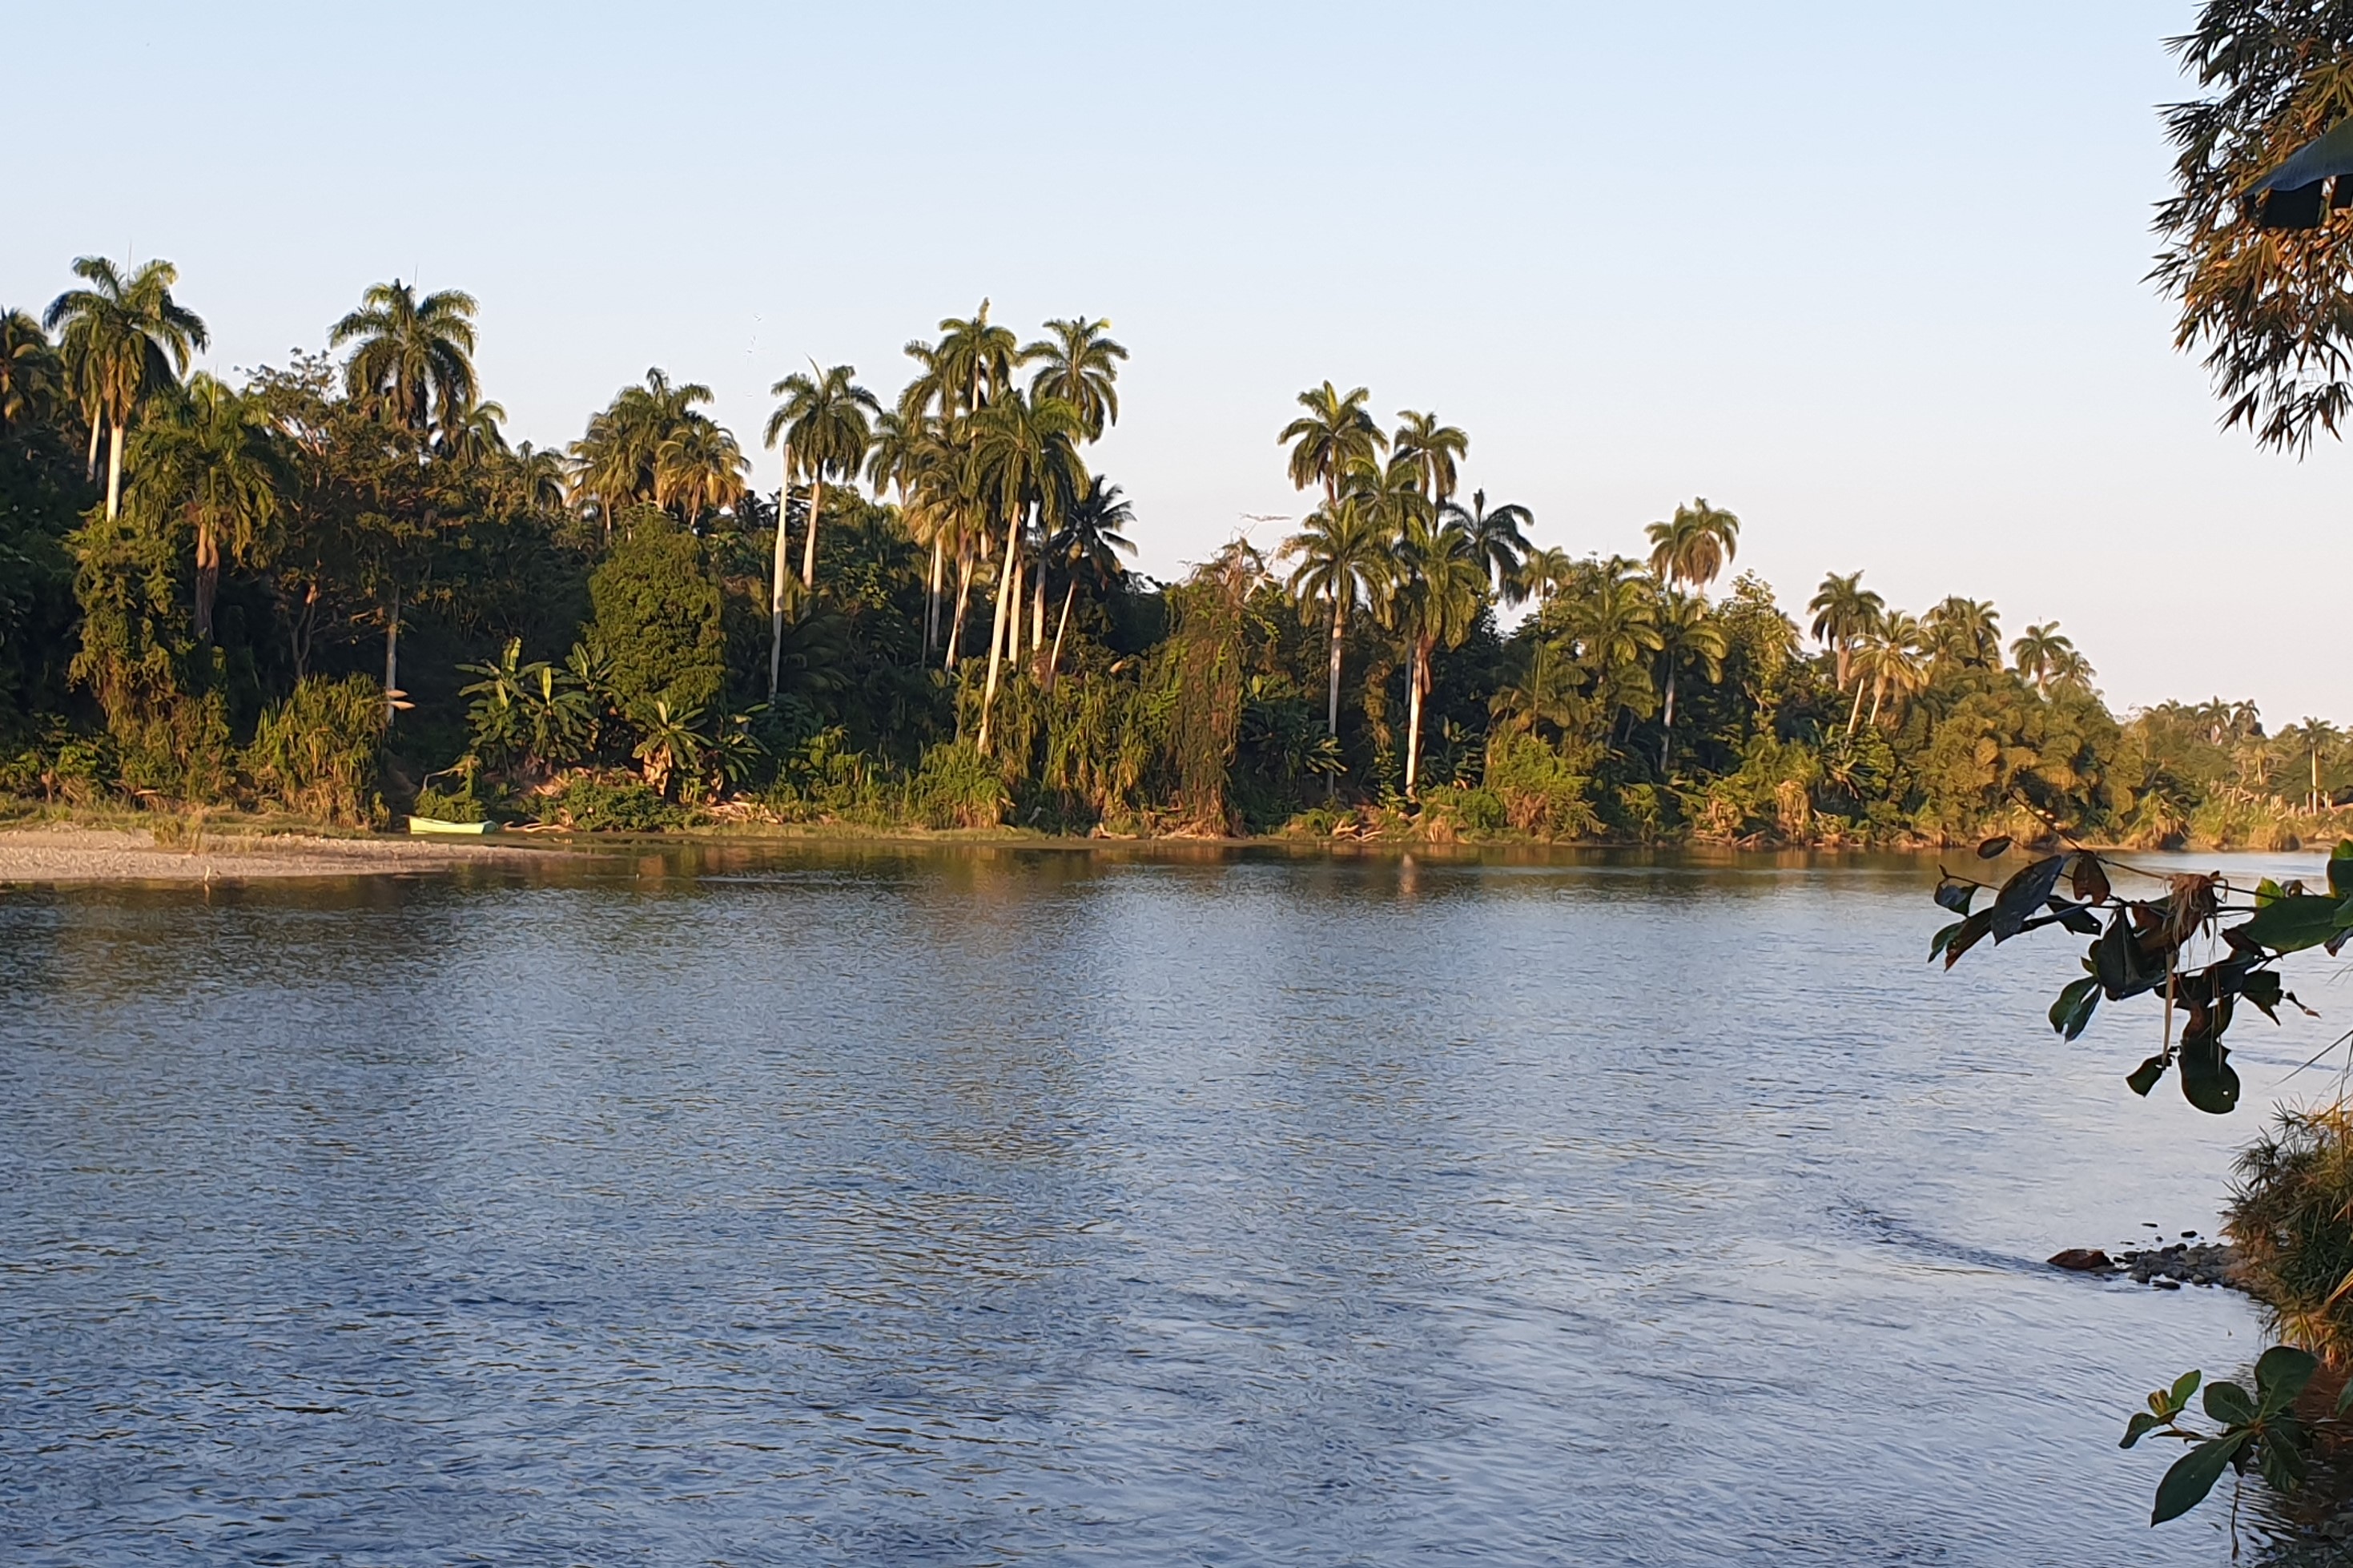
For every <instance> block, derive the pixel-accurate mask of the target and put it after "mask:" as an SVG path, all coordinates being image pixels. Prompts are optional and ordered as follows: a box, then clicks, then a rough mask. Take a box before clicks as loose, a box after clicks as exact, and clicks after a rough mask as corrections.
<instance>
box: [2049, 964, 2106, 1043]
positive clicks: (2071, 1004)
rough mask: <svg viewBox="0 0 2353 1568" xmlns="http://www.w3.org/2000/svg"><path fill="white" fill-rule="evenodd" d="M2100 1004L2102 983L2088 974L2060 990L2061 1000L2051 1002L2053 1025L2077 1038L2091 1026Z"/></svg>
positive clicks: (2067, 1035)
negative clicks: (2095, 1010)
mask: <svg viewBox="0 0 2353 1568" xmlns="http://www.w3.org/2000/svg"><path fill="white" fill-rule="evenodd" d="M2099 1005H2100V983H2099V982H2098V981H2097V980H2095V979H2094V978H2093V977H2092V976H2090V975H2088V974H2087V975H2085V976H2084V978H2083V979H2081V980H2078V981H2075V982H2073V984H2070V985H2069V986H2068V987H2067V988H2066V989H2065V990H2064V991H2062V992H2060V993H2059V1000H2057V1001H2056V1002H2053V1003H2052V1004H2051V1027H2052V1029H2054V1030H2056V1031H2057V1032H2058V1033H2059V1034H2061V1035H2063V1036H2064V1037H2066V1038H2068V1039H2070V1040H2073V1039H2075V1038H2077V1037H2080V1036H2081V1035H2082V1034H2083V1032H2084V1030H2085V1029H2086V1028H2088V1027H2089V1026H2091V1022H2092V1013H2093V1010H2094V1009H2095V1008H2097V1007H2098V1006H2099Z"/></svg>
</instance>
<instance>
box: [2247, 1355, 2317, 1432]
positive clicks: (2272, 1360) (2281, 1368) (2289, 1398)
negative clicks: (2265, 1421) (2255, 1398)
mask: <svg viewBox="0 0 2353 1568" xmlns="http://www.w3.org/2000/svg"><path fill="white" fill-rule="evenodd" d="M2319 1369H2320V1358H2319V1357H2317V1356H2316V1355H2314V1354H2313V1353H2312V1352H2310V1351H2300V1350H2298V1349H2296V1348H2295V1346H2294V1345H2274V1346H2273V1347H2272V1348H2271V1349H2269V1350H2267V1351H2265V1352H2263V1354H2262V1356H2261V1357H2259V1358H2257V1360H2256V1362H2255V1391H2256V1392H2257V1393H2259V1394H2262V1395H2263V1414H2264V1415H2277V1414H2279V1413H2280V1412H2281V1411H2283V1410H2284V1409H2286V1408H2287V1407H2288V1406H2289V1405H2294V1404H2295V1401H2296V1396H2297V1395H2299V1394H2302V1393H2303V1392H2304V1389H2305V1384H2308V1383H2310V1382H2311V1381H2312V1374H2313V1373H2315V1372H2317V1371H2318V1370H2319Z"/></svg>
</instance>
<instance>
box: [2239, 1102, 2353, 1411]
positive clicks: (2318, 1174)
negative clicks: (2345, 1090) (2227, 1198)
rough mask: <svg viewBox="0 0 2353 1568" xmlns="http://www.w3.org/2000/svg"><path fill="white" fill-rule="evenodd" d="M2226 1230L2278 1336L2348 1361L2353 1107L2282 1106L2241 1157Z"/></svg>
mask: <svg viewBox="0 0 2353 1568" xmlns="http://www.w3.org/2000/svg"><path fill="white" fill-rule="evenodd" d="M2226 1231H2227V1234H2228V1235H2229V1236H2230V1238H2231V1240H2232V1242H2233V1243H2234V1244H2236V1246H2237V1247H2238V1248H2239V1258H2240V1267H2241V1269H2242V1276H2243V1279H2244V1280H2245V1283H2246V1286H2247V1289H2249V1290H2250V1291H2251V1292H2252V1293H2253V1295H2254V1296H2255V1297H2256V1298H2257V1299H2258V1300H2261V1301H2262V1302H2263V1304H2264V1306H2265V1307H2266V1308H2267V1309H2268V1310H2269V1311H2270V1312H2271V1314H2272V1316H2273V1318H2274V1321H2276V1323H2277V1326H2278V1331H2279V1335H2280V1337H2281V1339H2283V1340H2284V1341H2285V1342H2287V1343H2289V1344H2292V1345H2298V1346H2301V1347H2302V1348H2304V1349H2306V1350H2308V1351H2311V1352H2313V1353H2314V1354H2316V1355H2318V1356H2321V1357H2323V1358H2324V1359H2325V1360H2327V1362H2328V1363H2330V1364H2331V1365H2334V1366H2337V1367H2348V1366H2353V1109H2348V1105H2347V1104H2346V1103H2345V1102H2342V1101H2340V1102H2338V1103H2337V1104H2334V1105H2329V1106H2326V1107H2323V1108H2321V1109H2319V1110H2284V1111H2282V1112H2281V1113H2280V1114H2279V1116H2278V1118H2277V1119H2276V1120H2275V1121H2274V1123H2273V1125H2272V1128H2271V1130H2270V1131H2268V1132H2266V1133H2265V1134H2264V1135H2263V1137H2262V1138H2260V1139H2258V1140H2256V1142H2254V1143H2253V1144H2252V1145H2250V1146H2249V1147H2248V1148H2247V1149H2246V1151H2245V1152H2242V1154H2241V1155H2240V1156H2239V1160H2238V1177H2237V1182H2236V1184H2235V1185H2234V1187H2233V1189H2232V1199H2231V1207H2230V1212H2229V1215H2228V1219H2227V1223H2226Z"/></svg>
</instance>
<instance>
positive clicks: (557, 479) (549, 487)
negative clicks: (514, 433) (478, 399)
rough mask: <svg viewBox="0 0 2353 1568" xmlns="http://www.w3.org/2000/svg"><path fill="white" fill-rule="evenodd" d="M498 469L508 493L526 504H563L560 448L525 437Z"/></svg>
mask: <svg viewBox="0 0 2353 1568" xmlns="http://www.w3.org/2000/svg"><path fill="white" fill-rule="evenodd" d="M491 406H492V407H496V406H497V405H495V404H492V405H491ZM498 473H499V477H500V479H501V482H502V483H503V484H504V485H505V486H506V487H507V489H506V493H508V494H509V495H511V496H512V498H513V499H514V500H517V501H520V502H521V503H522V505H524V506H526V507H533V508H536V509H539V510H546V511H554V510H558V509H560V508H561V507H562V506H563V505H564V501H565V461H564V457H563V454H561V453H559V452H543V451H541V450H540V449H539V448H538V447H534V446H533V445H532V444H531V443H530V442H528V441H525V442H523V443H522V445H521V446H519V447H516V448H515V449H514V452H513V453H512V457H511V458H510V459H509V460H508V461H507V462H506V463H504V464H501V465H500V467H499V469H498Z"/></svg>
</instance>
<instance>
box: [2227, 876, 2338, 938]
mask: <svg viewBox="0 0 2353 1568" xmlns="http://www.w3.org/2000/svg"><path fill="white" fill-rule="evenodd" d="M2329 864H2331V865H2335V864H2336V862H2335V861H2333V860H2332V861H2331V862H2329ZM2232 929H2234V930H2236V931H2239V932H2240V934H2242V936H2244V937H2245V938H2246V939H2247V940H2249V941H2251V942H2256V943H2258V944H2260V945H2261V946H2263V947H2264V948H2266V949H2268V950H2270V951H2271V952H2299V951H2301V950H2302V949H2305V948H2307V947H2318V946H2319V945H2320V944H2321V943H2322V942H2327V940H2328V939H2329V938H2330V937H2332V936H2334V935H2336V934H2337V900H2335V899H2316V898H2313V897H2310V896H2309V895H2306V894H2299V893H2283V894H2282V895H2280V897H2278V898H2276V899H2274V900H2272V901H2271V902H2270V903H2267V904H2265V905H2264V906H2263V908H2261V909H2259V910H2256V911H2255V912H2254V915H2253V918H2252V919H2250V920H2248V921H2246V922H2245V923H2244V924H2242V925H2239V926H2236V927H2234V928H2232Z"/></svg>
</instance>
